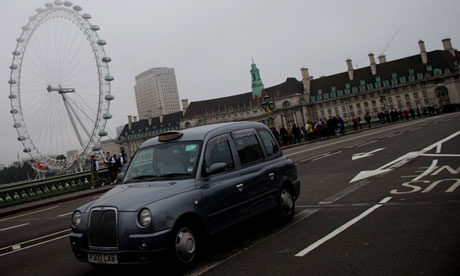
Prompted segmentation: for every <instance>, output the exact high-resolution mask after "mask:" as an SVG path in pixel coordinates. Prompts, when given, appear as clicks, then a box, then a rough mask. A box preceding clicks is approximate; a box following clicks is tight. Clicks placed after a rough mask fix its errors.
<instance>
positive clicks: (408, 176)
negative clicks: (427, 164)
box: [401, 175, 418, 178]
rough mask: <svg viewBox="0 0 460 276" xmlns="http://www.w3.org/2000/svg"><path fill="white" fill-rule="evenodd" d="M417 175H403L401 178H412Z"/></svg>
mask: <svg viewBox="0 0 460 276" xmlns="http://www.w3.org/2000/svg"><path fill="white" fill-rule="evenodd" d="M417 176H418V175H403V176H401V178H414V177H417Z"/></svg>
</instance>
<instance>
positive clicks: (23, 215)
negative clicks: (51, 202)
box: [0, 206, 59, 222]
mask: <svg viewBox="0 0 460 276" xmlns="http://www.w3.org/2000/svg"><path fill="white" fill-rule="evenodd" d="M57 207H59V206H53V207H49V208H45V209H40V210H38V211H35V212H30V213H26V214H22V215H18V216H14V217H9V218H4V219H0V222H1V221H5V220H10V219H15V218H20V217H25V216H28V215H32V214H36V213H40V212H44V211H48V210H51V209H54V208H57Z"/></svg>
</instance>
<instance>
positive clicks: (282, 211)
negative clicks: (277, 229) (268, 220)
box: [278, 186, 295, 222]
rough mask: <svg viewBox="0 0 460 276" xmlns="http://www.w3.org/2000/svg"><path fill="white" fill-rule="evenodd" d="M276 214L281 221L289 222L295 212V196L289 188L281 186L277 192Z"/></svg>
mask: <svg viewBox="0 0 460 276" xmlns="http://www.w3.org/2000/svg"><path fill="white" fill-rule="evenodd" d="M278 202H279V206H278V215H279V217H280V219H281V220H282V221H283V222H289V221H291V220H292V218H293V217H294V213H295V198H294V195H293V193H292V191H291V190H290V189H288V188H287V187H286V186H283V188H282V189H281V192H280V194H279V199H278Z"/></svg>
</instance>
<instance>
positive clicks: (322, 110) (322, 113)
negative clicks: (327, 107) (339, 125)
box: [321, 109, 325, 117]
mask: <svg viewBox="0 0 460 276" xmlns="http://www.w3.org/2000/svg"><path fill="white" fill-rule="evenodd" d="M324 114H325V113H324V109H321V116H322V117H324Z"/></svg>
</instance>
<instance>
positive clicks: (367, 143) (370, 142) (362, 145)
mask: <svg viewBox="0 0 460 276" xmlns="http://www.w3.org/2000/svg"><path fill="white" fill-rule="evenodd" d="M378 141H379V140H372V141H369V142H366V143H364V144H361V145H359V146H356V147H357V148H360V147H364V146H366V145H369V144H373V143H375V142H378Z"/></svg>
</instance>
